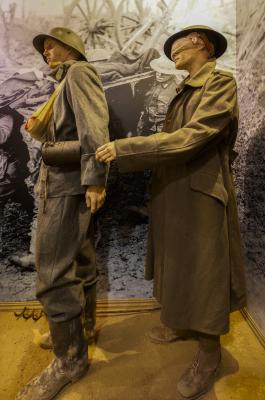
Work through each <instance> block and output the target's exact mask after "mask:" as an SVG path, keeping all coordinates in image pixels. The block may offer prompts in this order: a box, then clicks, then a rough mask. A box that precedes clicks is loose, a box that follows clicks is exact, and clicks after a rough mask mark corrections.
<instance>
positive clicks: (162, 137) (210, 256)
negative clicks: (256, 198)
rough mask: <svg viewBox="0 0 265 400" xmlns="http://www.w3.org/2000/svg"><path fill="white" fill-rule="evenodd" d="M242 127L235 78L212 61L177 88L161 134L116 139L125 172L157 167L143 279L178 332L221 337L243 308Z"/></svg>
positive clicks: (163, 317)
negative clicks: (236, 172) (237, 162)
mask: <svg viewBox="0 0 265 400" xmlns="http://www.w3.org/2000/svg"><path fill="white" fill-rule="evenodd" d="M237 126H238V107H237V90H236V83H235V80H234V78H233V77H232V75H230V74H229V73H226V72H222V71H218V70H216V69H215V60H209V62H207V63H206V64H205V65H204V66H203V67H202V68H201V69H200V71H198V72H197V74H196V75H195V76H193V77H192V78H189V77H188V78H187V79H186V80H185V81H184V82H183V84H182V85H181V87H180V88H178V89H177V95H176V97H175V98H174V99H173V100H172V102H171V104H170V106H169V109H168V112H167V116H166V121H165V125H164V128H163V132H160V133H156V134H154V135H151V136H149V137H135V138H129V139H121V140H117V141H116V142H115V146H116V150H117V162H118V165H119V168H120V170H121V171H124V172H127V171H135V170H143V169H145V168H150V169H152V170H153V176H152V197H151V203H150V228H149V243H148V252H147V265H146V278H147V279H152V278H154V295H155V297H156V298H157V299H158V301H159V302H160V303H161V306H162V308H161V320H162V322H163V323H165V324H166V325H167V326H169V327H171V328H174V329H191V330H196V331H199V332H205V333H208V334H215V335H220V334H224V333H226V332H227V331H228V329H229V313H230V311H233V310H236V309H239V308H241V307H243V306H244V305H245V280H244V270H243V259H242V252H241V243H240V232H239V225H238V217H237V207H236V199H235V191H234V184H233V177H232V172H231V162H232V160H233V159H234V151H233V146H234V143H235V140H236V135H237Z"/></svg>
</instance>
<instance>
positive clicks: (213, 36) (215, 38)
mask: <svg viewBox="0 0 265 400" xmlns="http://www.w3.org/2000/svg"><path fill="white" fill-rule="evenodd" d="M192 32H203V33H205V34H206V35H207V38H208V39H209V40H210V42H212V43H213V45H214V49H215V54H214V57H215V58H219V57H221V56H222V55H223V54H224V53H225V51H226V49H227V40H226V38H225V37H224V36H223V35H222V34H221V33H219V32H216V31H214V30H212V29H207V28H195V27H191V28H190V29H189V28H188V29H183V30H182V31H180V32H177V33H174V35H172V36H170V37H169V38H168V39H167V40H166V42H165V44H164V52H165V55H166V56H167V57H168V58H169V59H170V60H171V47H172V44H173V43H174V42H175V41H176V40H177V39H180V38H183V37H185V36H187V35H188V34H189V33H192Z"/></svg>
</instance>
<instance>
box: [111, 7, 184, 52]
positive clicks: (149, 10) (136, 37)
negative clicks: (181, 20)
mask: <svg viewBox="0 0 265 400" xmlns="http://www.w3.org/2000/svg"><path fill="white" fill-rule="evenodd" d="M178 1H179V0H171V1H170V2H169V4H167V3H166V2H165V0H155V1H154V2H153V3H152V5H150V3H148V1H146V0H121V1H120V3H119V6H118V8H117V10H116V13H115V34H116V40H117V43H118V46H119V49H120V51H121V53H122V54H126V55H127V56H129V57H130V58H132V59H134V58H137V57H138V56H139V55H141V54H143V53H144V52H145V51H146V50H147V49H149V48H151V47H156V43H157V40H158V39H159V37H160V36H161V34H162V33H166V34H169V33H168V32H167V26H168V20H169V18H170V14H171V13H172V10H173V8H174V7H175V6H176V4H177V3H178Z"/></svg>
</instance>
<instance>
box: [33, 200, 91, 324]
mask: <svg viewBox="0 0 265 400" xmlns="http://www.w3.org/2000/svg"><path fill="white" fill-rule="evenodd" d="M36 269H37V293H36V295H37V298H38V300H39V301H40V302H41V303H42V305H43V307H44V311H45V312H46V314H47V316H48V319H49V321H51V322H55V323H56V322H64V321H69V320H71V319H73V318H75V317H76V316H78V315H80V314H81V312H82V310H83V308H84V305H85V293H86V292H87V291H88V290H89V289H90V288H92V287H93V286H94V285H95V284H96V282H97V270H96V262H95V250H94V232H93V224H92V221H91V213H90V209H88V208H87V207H86V203H85V196H84V195H74V196H64V197H49V198H47V199H44V198H40V199H39V211H38V221H37V234H36Z"/></svg>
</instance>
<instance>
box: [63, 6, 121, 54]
mask: <svg viewBox="0 0 265 400" xmlns="http://www.w3.org/2000/svg"><path fill="white" fill-rule="evenodd" d="M115 12H116V8H115V6H114V0H72V1H71V2H70V3H69V4H68V5H66V6H65V8H64V13H65V14H64V15H65V16H64V24H65V25H69V26H71V27H73V28H74V29H76V30H77V31H78V32H79V34H80V35H81V36H82V39H83V40H84V42H85V46H86V48H90V49H91V48H92V49H95V48H97V47H100V48H104V47H106V48H109V47H111V48H114V49H117V44H116V41H115V40H114V39H113V36H114V34H113V31H114V21H115V17H114V16H115Z"/></svg>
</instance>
